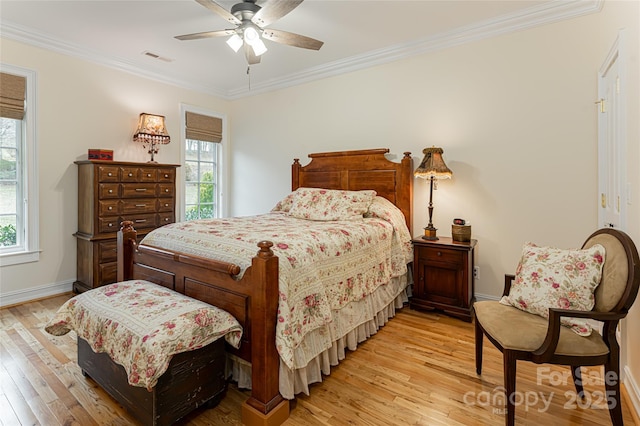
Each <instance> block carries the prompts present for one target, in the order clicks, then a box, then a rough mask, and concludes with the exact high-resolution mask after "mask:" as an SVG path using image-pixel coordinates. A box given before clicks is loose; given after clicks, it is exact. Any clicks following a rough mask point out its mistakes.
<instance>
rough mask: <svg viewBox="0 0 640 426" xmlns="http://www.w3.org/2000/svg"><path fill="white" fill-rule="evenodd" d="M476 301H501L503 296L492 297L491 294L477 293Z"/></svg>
mask: <svg viewBox="0 0 640 426" xmlns="http://www.w3.org/2000/svg"><path fill="white" fill-rule="evenodd" d="M475 296H476V300H477V301H478V302H480V301H482V300H500V299H502V296H491V295H490V294H482V293H476V295H475Z"/></svg>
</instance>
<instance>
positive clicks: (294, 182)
mask: <svg viewBox="0 0 640 426" xmlns="http://www.w3.org/2000/svg"><path fill="white" fill-rule="evenodd" d="M300 167H302V166H301V165H300V159H299V158H294V159H293V164H292V165H291V190H292V191H295V190H296V189H298V188H299V187H300Z"/></svg>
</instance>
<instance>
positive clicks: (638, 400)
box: [622, 366, 640, 417]
mask: <svg viewBox="0 0 640 426" xmlns="http://www.w3.org/2000/svg"><path fill="white" fill-rule="evenodd" d="M622 382H623V383H624V387H625V388H626V389H627V395H629V399H630V400H631V404H632V405H633V407H629V409H630V410H631V411H633V410H635V412H636V417H640V386H638V382H637V380H636V379H635V378H634V377H633V375H632V374H631V370H629V367H628V366H625V367H624V379H623V380H622Z"/></svg>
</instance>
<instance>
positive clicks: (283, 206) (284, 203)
mask: <svg viewBox="0 0 640 426" xmlns="http://www.w3.org/2000/svg"><path fill="white" fill-rule="evenodd" d="M295 195H296V193H295V191H294V192H292V193H291V194H289V195H287V196H286V197H284V198H283V199H282V200H280V201H278V204H276V206H275V207H274V208H272V209H271V211H272V212H285V213H287V212H288V211H289V210H291V205H292V204H293V198H294V197H295Z"/></svg>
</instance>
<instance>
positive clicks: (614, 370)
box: [474, 228, 640, 426]
mask: <svg viewBox="0 0 640 426" xmlns="http://www.w3.org/2000/svg"><path fill="white" fill-rule="evenodd" d="M599 234H610V235H613V236H615V237H616V238H617V239H618V240H619V241H620V243H621V244H622V246H623V247H624V250H625V253H626V255H627V267H628V271H629V273H628V278H627V285H626V287H625V290H624V293H623V294H622V297H620V300H619V302H618V303H617V305H616V306H615V307H614V308H613V309H611V310H610V311H609V312H597V311H573V310H566V309H555V308H550V309H549V324H548V328H547V335H546V338H545V340H544V342H543V343H542V345H541V346H540V347H539V348H538V349H536V350H534V351H530V352H529V351H518V350H510V349H506V348H503V347H502V345H500V343H499V342H498V341H497V340H496V339H494V338H493V337H492V336H491V335H490V334H489V333H487V331H486V330H485V329H484V328H483V327H482V324H481V323H480V321H478V319H477V317H476V315H475V311H474V322H475V345H476V372H477V374H478V375H480V374H481V373H482V344H483V336H484V335H486V336H487V338H488V339H489V341H491V343H493V345H494V346H495V347H496V348H498V349H499V350H500V351H501V352H502V354H503V358H504V365H503V368H504V387H505V392H506V403H507V414H506V417H505V423H506V425H507V426H512V425H514V424H515V403H514V397H513V395H515V391H516V362H517V361H518V360H522V361H531V362H534V363H536V364H542V363H548V364H559V365H568V366H570V367H571V373H572V377H573V380H574V385H575V388H576V392H577V395H578V396H583V395H584V389H583V386H582V376H581V372H580V367H581V366H595V365H604V369H605V376H604V377H606V378H607V380H605V389H606V392H607V393H606V395H607V398H609V397H610V396H611V397H612V398H613V403H609V414H610V416H611V421H612V423H613V425H614V426H618V425H622V424H623V420H622V406H621V398H620V346H619V344H618V341H617V338H616V329H617V327H618V323H619V322H620V320H621V319H622V318H624V317H625V316H627V313H628V312H629V308H630V307H631V305H632V304H633V302H634V301H635V299H636V296H637V294H638V288H639V287H640V259H639V257H638V251H637V249H636V246H635V244H634V243H633V241H632V240H631V238H630V237H629V236H628V235H627V234H625V233H623V232H621V231H619V230H615V229H610V228H605V229H600V230H598V231H596V232H594V233H593V234H591V236H589V238H587V240H586V241H585V244H586V242H588V241H589V240H590V239H591V238H593V237H594V236H596V235H599ZM583 247H584V245H583ZM605 262H606V260H605ZM514 279H515V276H514V275H505V282H504V291H503V293H502V295H503V296H506V295H508V294H509V290H510V289H511V283H512V282H513V280H514ZM562 317H573V318H589V319H593V320H597V321H601V322H602V323H603V329H602V338H603V340H604V342H605V344H606V345H607V347H608V348H609V352H608V353H607V354H605V355H600V356H566V355H559V354H556V353H555V352H556V347H557V346H558V341H559V338H560V327H561V325H560V318H562ZM611 379H613V380H611ZM607 401H609V399H607Z"/></svg>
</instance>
